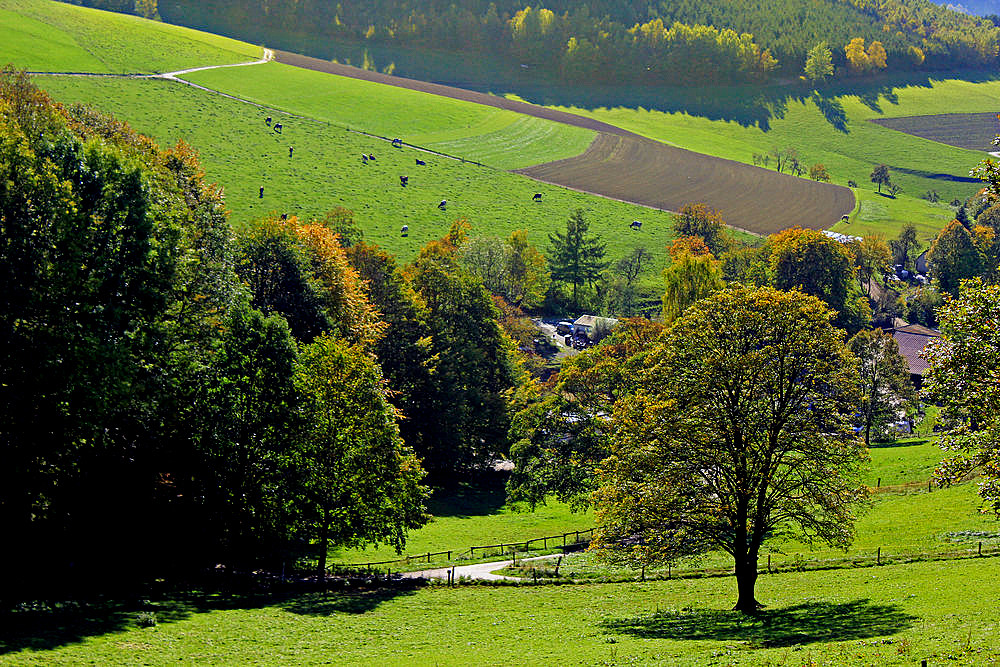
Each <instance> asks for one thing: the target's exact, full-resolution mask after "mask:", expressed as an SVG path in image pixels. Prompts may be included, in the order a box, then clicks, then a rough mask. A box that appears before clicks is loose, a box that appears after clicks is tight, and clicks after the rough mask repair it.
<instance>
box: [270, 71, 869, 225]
mask: <svg viewBox="0 0 1000 667" xmlns="http://www.w3.org/2000/svg"><path fill="white" fill-rule="evenodd" d="M275 60H276V61H277V62H280V63H284V64H286V65H293V66H295V67H302V68H305V69H311V70H315V71H319V72H326V73H329V74H336V75H339V76H346V77H351V78H355V79H361V80H365V81H371V82H374V83H381V84H386V85H390V86H397V87H401V88H407V89H409V90H416V91H420V92H425V93H430V94H432V95H441V96H444V97H451V98H454V99H460V100H465V101H468V102H474V103H477V104H483V105H487V106H492V107H497V108H500V109H506V110H509V111H515V112H517V113H521V114H526V115H529V116H535V117H537V118H543V119H546V120H551V121H555V122H558V123H565V124H568V125H573V126H576V127H581V128H585V129H589V130H594V131H596V132H599V133H600V134H599V135H598V137H597V138H596V139H595V140H594V142H593V143H592V144H591V146H590V148H588V150H587V151H586V152H584V153H583V154H582V155H579V156H577V157H573V158H568V159H565V160H558V161H556V162H549V163H545V164H540V165H536V166H533V167H528V168H525V169H518V170H516V171H515V173H518V174H522V175H525V176H528V177H529V178H533V179H535V180H538V181H542V182H545V183H552V184H555V185H560V186H563V187H567V188H572V189H575V190H580V191H584V192H588V193H590V194H595V195H599V196H603V197H609V198H612V199H618V200H622V201H627V202H631V203H635V204H640V205H642V206H648V207H651V208H658V209H663V210H667V211H676V210H678V209H679V208H680V207H681V206H683V205H684V204H689V203H692V202H704V203H706V204H708V205H710V206H712V207H713V208H716V209H718V210H719V211H720V212H721V213H722V216H723V218H724V219H725V220H726V221H727V222H728V223H729V224H731V225H733V226H735V227H739V228H741V229H745V230H747V231H750V232H753V233H757V234H770V233H773V232H776V231H780V230H782V229H786V228H788V227H791V226H794V225H801V226H802V227H809V228H812V229H826V228H827V227H830V226H832V225H833V224H834V223H836V222H837V221H838V220H839V219H840V217H841V216H843V215H846V214H848V213H850V212H851V211H852V210H853V209H854V206H855V199H854V193H853V192H851V190H850V189H849V188H845V187H842V186H837V185H830V184H828V183H818V182H816V181H811V180H808V179H804V178H796V177H793V176H789V175H786V174H779V173H777V172H775V171H773V170H770V169H762V168H760V167H754V166H751V165H747V164H743V163H741V162H735V161H732V160H725V159H722V158H717V157H713V156H710V155H704V154H702V153H695V152H693V151H689V150H685V149H683V148H677V147H675V146H668V145H667V144H663V143H660V142H658V141H654V140H652V139H648V138H646V137H643V136H641V135H638V134H635V133H633V132H629V131H628V130H624V129H622V128H620V127H615V126H614V125H610V124H608V123H604V122H601V121H597V120H594V119H591V118H586V117H583V116H578V115H576V114H571V113H567V112H565V111H558V110H556V109H549V108H546V107H541V106H537V105H534V104H528V103H526V102H520V101H517V100H509V99H506V98H503V97H497V96H496V95H489V94H486V93H479V92H475V91H470V90H465V89H462V88H455V87H453V86H446V85H443V84H437V83H428V82H424V81H416V80H413V79H404V78H402V77H397V76H391V75H388V74H381V73H379V72H371V71H368V70H363V69H359V68H357V67H351V66H349V65H341V64H338V63H331V62H327V61H325V60H320V59H318V58H310V57H308V56H302V55H298V54H294V53H288V52H286V51H275Z"/></svg>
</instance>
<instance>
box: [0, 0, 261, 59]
mask: <svg viewBox="0 0 1000 667" xmlns="http://www.w3.org/2000/svg"><path fill="white" fill-rule="evenodd" d="M0 29H2V33H3V39H2V40H0V65H3V64H7V63H10V64H12V65H14V66H15V67H21V68H26V69H28V70H30V71H34V72H94V73H103V74H107V73H114V74H147V73H154V72H169V71H171V70H177V69H182V68H185V67H196V66H204V65H221V64H227V63H237V62H242V61H246V60H253V59H256V58H259V57H260V54H261V50H260V47H257V46H254V45H253V44H247V43H244V42H239V41H236V40H234V39H229V38H227V37H222V36H219V35H213V34H210V33H206V32H200V31H198V30H192V29H190V28H185V27H181V26H175V25H168V24H165V23H161V22H158V21H150V20H147V19H144V18H140V17H138V16H128V15H125V14H113V13H108V12H102V11H95V10H93V9H90V8H87V7H78V6H75V5H70V4H65V3H61V2H51V1H50V0H0Z"/></svg>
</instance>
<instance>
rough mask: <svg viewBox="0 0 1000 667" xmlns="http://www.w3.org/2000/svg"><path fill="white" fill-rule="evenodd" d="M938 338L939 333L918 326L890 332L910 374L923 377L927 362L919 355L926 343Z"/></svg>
mask: <svg viewBox="0 0 1000 667" xmlns="http://www.w3.org/2000/svg"><path fill="white" fill-rule="evenodd" d="M940 336H941V333H940V332H939V331H935V330H934V329H928V328H927V327H925V326H922V325H920V324H907V325H906V326H902V327H897V328H895V329H893V330H892V337H893V338H895V339H896V344H897V345H899V353H900V354H901V355H903V356H904V357H906V361H907V363H908V364H909V365H910V374H912V375H923V374H924V371H926V370H927V369H928V368H929V367H930V365H929V364H928V363H927V360H926V359H922V358H921V357H920V353H921V352H923V351H924V348H925V347H927V343H929V342H930V341H931V340H932V339H934V338H938V337H940Z"/></svg>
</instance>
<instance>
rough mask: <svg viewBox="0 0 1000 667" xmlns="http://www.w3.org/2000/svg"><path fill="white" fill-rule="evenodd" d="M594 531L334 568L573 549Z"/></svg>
mask: <svg viewBox="0 0 1000 667" xmlns="http://www.w3.org/2000/svg"><path fill="white" fill-rule="evenodd" d="M594 530H595V529H594V528H588V529H586V530H572V531H570V532H568V533H561V534H559V535H546V536H544V537H533V538H531V539H529V540H525V541H523V542H501V543H498V544H483V545H475V546H471V547H469V548H468V549H465V550H464V551H460V550H458V549H451V550H448V551H428V552H427V553H423V554H410V555H407V556H401V557H400V558H395V559H393V560H381V561H373V562H370V563H357V564H347V563H343V564H338V565H335V566H334V567H341V568H343V567H348V568H359V569H363V570H367V569H371V568H373V567H378V566H379V565H396V564H399V563H404V564H406V565H409V564H410V563H420V562H426V563H430V562H431V558H433V557H434V556H444V557H445V559H446V560H449V561H450V560H452V554H455V557H456V558H464V557H468V558H469V559H470V560H472V559H474V558H476V552H477V551H478V552H480V553H481V554H482V555H481V557H483V558H485V557H486V556H487V555H488V553H489V552H490V551H497V552H498V553H499V554H503V553H506V552H510V551H531V549H532V548H534V549H543V550H544V549H548V548H549V542H552V547H553V548H563V547H575V546H579V545H581V544H586V543H588V542H590V541H591V540H592V539H593V538H594ZM532 545H534V546H532Z"/></svg>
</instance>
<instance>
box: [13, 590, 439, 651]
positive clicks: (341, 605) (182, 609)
mask: <svg viewBox="0 0 1000 667" xmlns="http://www.w3.org/2000/svg"><path fill="white" fill-rule="evenodd" d="M418 587H419V582H417V581H416V580H414V581H412V582H410V581H404V582H400V583H399V585H394V586H392V587H386V588H376V589H371V590H345V591H337V592H316V593H298V592H295V593H288V592H285V593H269V594H260V593H258V594H238V595H212V594H200V593H199V594H180V595H176V596H174V597H170V598H166V599H162V600H156V601H148V600H141V601H140V600H132V601H128V602H122V601H87V602H83V601H66V602H59V603H50V604H41V603H32V604H28V605H20V606H19V607H18V608H16V609H5V610H2V611H0V656H3V655H5V654H8V653H15V652H18V651H23V650H27V649H31V650H35V651H48V650H52V649H56V648H59V647H60V646H65V645H69V644H76V643H79V642H83V641H85V640H87V639H88V638H90V637H100V636H103V635H108V634H115V633H123V632H127V631H130V630H135V629H136V628H139V627H141V623H140V615H145V614H151V615H152V618H155V621H156V625H163V624H166V623H176V622H178V621H183V620H185V619H188V618H190V617H191V616H194V615H196V614H202V613H207V612H211V611H218V610H222V609H260V608H264V607H278V608H281V609H284V610H285V611H287V612H290V613H293V614H302V615H311V616H331V615H334V614H363V613H366V612H369V611H372V610H374V609H375V608H377V607H378V606H379V605H380V604H382V603H383V602H387V601H389V600H392V599H393V598H396V597H398V596H401V595H413V594H414V593H415V592H416V589H417V588H418Z"/></svg>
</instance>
